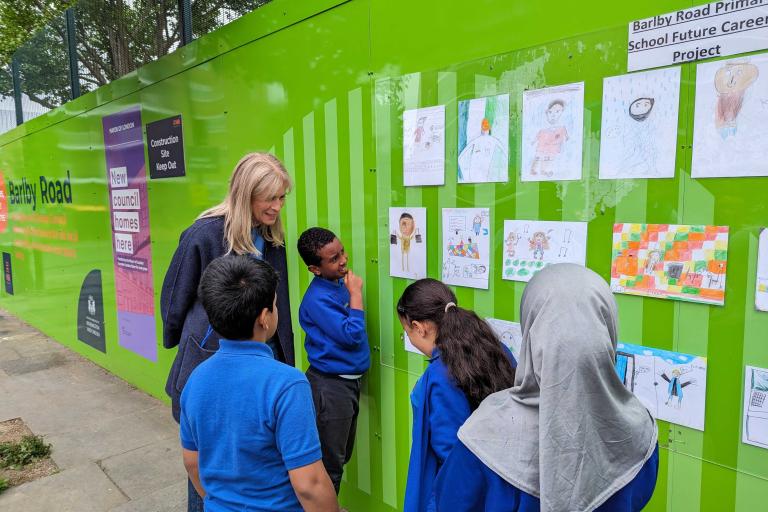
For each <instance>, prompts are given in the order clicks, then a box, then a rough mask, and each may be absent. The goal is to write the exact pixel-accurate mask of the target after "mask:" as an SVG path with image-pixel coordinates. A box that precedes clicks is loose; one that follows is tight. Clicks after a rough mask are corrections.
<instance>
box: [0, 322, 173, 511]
mask: <svg viewBox="0 0 768 512" xmlns="http://www.w3.org/2000/svg"><path fill="white" fill-rule="evenodd" d="M0 397H2V398H0V421H3V420H6V419H10V418H16V417H20V418H22V419H23V420H24V421H25V422H26V423H27V425H28V426H29V427H30V429H31V430H32V431H33V432H34V433H35V434H39V435H43V436H44V437H45V439H46V441H47V442H49V443H51V444H52V445H53V453H52V458H53V460H54V462H56V464H57V465H58V466H59V469H60V471H59V472H58V473H56V474H54V475H51V476H48V477H44V478H41V479H39V480H35V481H33V482H29V483H26V484H23V485H20V486H18V487H14V488H12V489H10V490H8V491H6V492H4V493H3V494H0V511H2V512H17V511H18V512H38V511H39V512H43V511H44V512H49V511H56V512H60V511H61V512H69V511H73V512H74V511H77V512H91V511H93V512H109V511H113V510H116V511H118V512H138V511H147V512H177V511H178V512H183V511H184V510H186V492H187V491H186V489H187V487H186V486H187V483H186V482H187V479H186V472H185V471H184V467H183V464H182V462H181V449H180V447H179V441H178V425H177V424H176V423H175V422H174V421H173V418H172V417H171V411H170V407H168V406H167V405H166V404H164V403H163V402H161V401H159V400H157V399H155V398H153V397H151V396H149V395H147V394H146V393H144V392H142V391H139V390H137V389H136V388H134V387H133V386H131V385H130V384H128V383H126V382H124V381H122V380H121V379H119V378H118V377H116V376H114V375H112V374H110V373H109V372H107V371H106V370H104V369H103V368H100V367H99V366H97V365H96V364H94V363H92V362H90V361H88V360H87V359H85V358H83V357H82V356H80V355H79V354H77V353H75V352H73V351H71V350H69V349H68V348H66V347H64V346H63V345H60V344H59V343H57V342H55V341H53V340H51V339H50V338H48V337H47V336H46V335H45V334H43V333H41V332H39V331H36V330H35V329H34V328H32V327H30V326H28V325H27V324H25V323H23V322H21V321H19V320H18V319H16V318H14V317H13V316H11V315H9V314H8V313H7V312H4V311H2V310H0Z"/></svg>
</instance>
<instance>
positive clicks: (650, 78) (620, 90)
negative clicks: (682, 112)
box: [600, 67, 680, 180]
mask: <svg viewBox="0 0 768 512" xmlns="http://www.w3.org/2000/svg"><path fill="white" fill-rule="evenodd" d="M679 102H680V68H679V67H674V68H669V69H660V70H654V71H646V72H644V73H632V74H629V75H622V76H613V77H609V78H606V79H604V80H603V117H602V129H601V138H600V179H604V180H605V179H625V178H673V177H674V176H675V151H676V149H677V115H678V110H679Z"/></svg>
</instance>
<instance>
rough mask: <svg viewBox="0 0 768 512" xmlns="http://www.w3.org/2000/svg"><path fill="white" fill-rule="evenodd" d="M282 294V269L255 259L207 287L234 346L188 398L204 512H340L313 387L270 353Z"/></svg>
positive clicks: (186, 431)
mask: <svg viewBox="0 0 768 512" xmlns="http://www.w3.org/2000/svg"><path fill="white" fill-rule="evenodd" d="M276 289H277V273H276V272H275V271H274V269H273V268H272V267H271V266H269V264H267V263H264V262H262V261H258V260H256V259H255V258H252V257H250V256H247V255H244V256H223V257H221V258H217V259H216V260H214V261H213V262H211V263H210V264H209V265H208V267H207V268H206V270H205V272H204V273H203V276H202V278H201V280H200V287H199V290H198V294H199V296H200V299H201V302H202V304H203V307H204V308H205V311H206V313H207V314H208V318H209V320H210V322H211V327H213V329H214V330H216V332H218V333H220V334H221V335H222V336H223V337H224V338H226V339H222V340H221V343H220V345H219V350H218V351H217V352H216V353H215V354H214V355H213V356H211V358H210V359H208V360H207V361H205V362H204V363H202V364H201V365H200V366H198V367H197V368H196V369H195V371H194V372H193V373H192V375H191V377H190V378H189V381H188V382H187V385H186V386H184V391H183V392H182V394H181V417H180V427H181V432H180V436H181V445H182V448H183V450H182V451H183V457H184V466H185V467H186V469H187V472H188V473H189V478H190V480H191V481H192V483H193V484H194V486H195V488H196V489H197V492H198V493H199V494H200V496H202V497H203V498H204V499H205V510H206V512H217V511H240V510H263V511H267V510H269V511H277V510H280V511H297V512H298V511H301V510H313V511H323V512H325V511H338V503H337V500H336V495H335V493H334V490H333V487H332V485H331V481H330V479H329V478H328V475H327V473H326V471H325V469H324V468H323V465H322V463H321V457H322V453H321V450H320V442H319V440H318V436H317V428H316V426H315V422H314V421H313V418H312V416H311V415H309V414H307V412H308V411H312V408H313V405H312V395H311V390H310V387H309V383H308V382H307V379H306V378H305V377H304V375H302V374H301V372H300V371H298V370H296V369H295V368H293V367H290V366H287V365H285V364H283V363H280V362H278V361H276V360H275V359H274V358H273V355H272V350H271V349H270V348H269V346H268V345H267V344H266V343H264V341H265V340H268V339H270V338H271V337H272V336H273V335H274V333H275V329H276V328H277V320H278V311H277V305H276V296H275V291H276Z"/></svg>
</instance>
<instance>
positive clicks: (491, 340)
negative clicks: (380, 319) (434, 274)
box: [397, 279, 515, 410]
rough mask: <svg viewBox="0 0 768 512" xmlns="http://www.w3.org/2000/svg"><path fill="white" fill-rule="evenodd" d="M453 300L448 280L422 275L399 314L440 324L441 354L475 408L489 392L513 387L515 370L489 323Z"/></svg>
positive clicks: (406, 295)
mask: <svg viewBox="0 0 768 512" xmlns="http://www.w3.org/2000/svg"><path fill="white" fill-rule="evenodd" d="M450 303H453V304H456V296H455V295H454V294H453V292H452V291H451V290H450V289H449V288H448V287H447V286H446V285H445V284H443V283H442V282H440V281H437V280H435V279H421V280H419V281H416V282H415V283H412V284H411V285H409V286H408V288H406V289H405V291H404V292H403V295H402V296H401V297H400V300H399V301H398V302H397V314H398V315H399V316H400V317H401V318H403V319H404V320H405V321H407V322H413V321H425V320H429V321H432V322H434V323H435V325H437V340H436V345H437V348H439V349H440V358H441V359H442V361H443V363H445V366H446V367H447V368H448V373H449V374H450V375H451V377H452V378H453V380H454V381H455V382H456V385H457V386H458V387H459V389H461V390H462V391H463V392H464V395H466V397H467V400H469V405H470V406H471V407H472V409H473V410H474V409H475V408H477V406H478V405H480V402H482V401H483V399H485V397H486V396H488V395H490V394H491V393H495V392H497V391H501V390H504V389H507V388H510V387H512V385H513V384H514V382H515V370H514V368H512V363H511V362H510V360H509V356H508V354H507V351H506V350H505V348H504V345H502V344H501V341H499V338H498V337H497V336H496V334H495V333H494V332H493V330H492V329H491V327H490V326H489V325H488V323H486V322H485V320H483V319H482V318H480V317H479V316H477V314H476V313H475V312H474V311H471V310H468V309H463V308H460V307H459V306H456V305H450V306H449V304H450Z"/></svg>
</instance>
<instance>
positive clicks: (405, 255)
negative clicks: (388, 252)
mask: <svg viewBox="0 0 768 512" xmlns="http://www.w3.org/2000/svg"><path fill="white" fill-rule="evenodd" d="M398 227H399V230H398V231H399V232H398V233H396V234H392V235H390V243H391V244H392V245H394V244H397V243H398V242H400V254H401V260H400V267H401V269H402V270H403V272H410V271H411V269H410V259H409V254H410V252H411V241H413V242H415V243H417V244H420V243H421V235H420V234H419V230H418V229H417V228H416V221H415V220H414V218H413V215H411V214H410V213H408V212H403V213H402V215H400V221H399V223H398Z"/></svg>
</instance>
